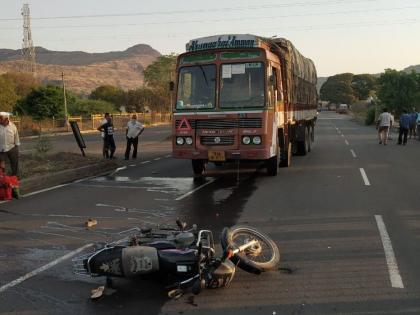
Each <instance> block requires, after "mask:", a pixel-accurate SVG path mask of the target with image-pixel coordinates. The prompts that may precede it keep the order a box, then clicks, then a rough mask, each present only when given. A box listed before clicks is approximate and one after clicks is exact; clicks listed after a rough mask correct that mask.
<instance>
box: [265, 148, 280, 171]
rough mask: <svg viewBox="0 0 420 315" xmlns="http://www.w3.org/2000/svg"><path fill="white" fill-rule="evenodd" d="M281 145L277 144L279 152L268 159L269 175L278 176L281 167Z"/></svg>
mask: <svg viewBox="0 0 420 315" xmlns="http://www.w3.org/2000/svg"><path fill="white" fill-rule="evenodd" d="M279 156H280V147H279V146H278V145H277V153H276V155H275V156H273V157H271V158H269V159H268V160H267V162H266V163H267V174H268V176H277V173H278V168H279Z"/></svg>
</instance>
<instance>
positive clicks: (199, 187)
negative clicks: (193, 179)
mask: <svg viewBox="0 0 420 315" xmlns="http://www.w3.org/2000/svg"><path fill="white" fill-rule="evenodd" d="M215 180H216V178H212V179H210V180H209V181H208V182H207V183H204V184H203V185H201V186H198V187H197V188H195V189H193V190H191V191H189V192H187V193H186V194H183V195H182V196H179V197H178V198H176V199H175V200H176V201H179V200H182V199H184V198H186V197H188V196H189V195H192V194H193V193H195V192H196V191H197V190H200V189H201V188H203V187H205V186H207V185H210V184H211V183H213V182H214V181H215Z"/></svg>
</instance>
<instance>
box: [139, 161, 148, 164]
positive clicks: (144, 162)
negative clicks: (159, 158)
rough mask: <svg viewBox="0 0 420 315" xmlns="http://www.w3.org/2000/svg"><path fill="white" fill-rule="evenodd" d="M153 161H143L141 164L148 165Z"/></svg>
mask: <svg viewBox="0 0 420 315" xmlns="http://www.w3.org/2000/svg"><path fill="white" fill-rule="evenodd" d="M150 162H151V161H143V162H141V163H140V164H147V163H150Z"/></svg>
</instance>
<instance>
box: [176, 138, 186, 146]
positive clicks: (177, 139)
mask: <svg viewBox="0 0 420 315" xmlns="http://www.w3.org/2000/svg"><path fill="white" fill-rule="evenodd" d="M176 144H177V145H183V144H184V138H182V137H176Z"/></svg>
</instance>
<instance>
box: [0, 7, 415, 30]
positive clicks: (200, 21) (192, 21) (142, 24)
mask: <svg viewBox="0 0 420 315" xmlns="http://www.w3.org/2000/svg"><path fill="white" fill-rule="evenodd" d="M418 8H420V6H409V7H394V8H381V9H370V10H350V11H348V10H347V11H333V12H318V13H296V14H287V15H274V16H257V17H255V16H253V17H252V19H253V20H270V21H272V20H273V19H284V18H292V17H310V16H329V15H341V14H346V15H347V14H357V13H367V12H387V11H399V10H409V9H418ZM243 20H244V18H243V17H242V18H230V19H229V21H243ZM223 21H226V19H209V20H188V21H185V20H182V21H181V20H178V21H168V22H145V23H125V24H92V25H61V26H52V25H51V26H38V27H36V29H49V28H54V29H58V28H60V29H64V28H96V27H99V28H103V27H121V26H144V25H168V24H185V23H188V24H191V23H216V22H223ZM13 29H15V28H11V27H10V28H0V30H13Z"/></svg>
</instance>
